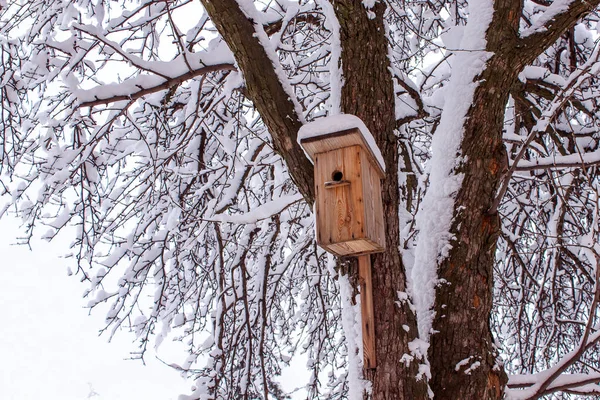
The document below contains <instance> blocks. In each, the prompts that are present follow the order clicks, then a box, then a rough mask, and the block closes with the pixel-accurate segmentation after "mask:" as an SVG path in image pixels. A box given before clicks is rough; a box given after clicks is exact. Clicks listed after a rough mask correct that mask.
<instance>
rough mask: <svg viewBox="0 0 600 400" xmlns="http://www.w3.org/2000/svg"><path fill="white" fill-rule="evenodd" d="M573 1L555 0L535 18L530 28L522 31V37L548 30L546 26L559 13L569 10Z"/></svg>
mask: <svg viewBox="0 0 600 400" xmlns="http://www.w3.org/2000/svg"><path fill="white" fill-rule="evenodd" d="M571 3H573V0H555V1H553V2H552V4H550V5H549V6H548V7H547V8H546V10H545V11H544V12H543V13H542V15H540V16H539V17H537V18H536V19H535V20H533V23H532V24H531V26H530V27H529V28H526V29H523V30H522V31H521V37H522V38H526V37H527V36H531V35H533V34H534V33H538V32H543V31H545V30H546V26H547V25H548V23H549V22H550V21H552V20H553V19H554V18H555V17H556V16H557V15H559V14H560V13H563V12H565V11H567V10H568V8H569V6H570V5H571Z"/></svg>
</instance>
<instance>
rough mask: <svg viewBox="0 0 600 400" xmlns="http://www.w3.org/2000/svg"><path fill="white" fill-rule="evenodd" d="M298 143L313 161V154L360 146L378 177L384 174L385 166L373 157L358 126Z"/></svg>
mask: <svg viewBox="0 0 600 400" xmlns="http://www.w3.org/2000/svg"><path fill="white" fill-rule="evenodd" d="M300 145H301V146H302V148H303V149H304V151H306V153H307V154H308V156H309V157H310V158H311V160H313V161H315V156H316V155H317V154H319V153H326V152H328V151H333V150H338V149H342V148H344V147H350V146H360V147H362V148H363V149H364V150H365V151H366V153H367V156H368V157H369V160H370V162H371V163H372V164H373V166H374V167H375V169H376V170H377V173H378V174H379V176H380V178H382V179H383V178H384V176H385V174H384V172H383V170H384V168H385V166H383V165H380V164H379V161H377V157H375V155H374V154H373V152H372V150H371V147H369V145H368V144H367V141H366V140H365V138H364V137H363V135H362V133H361V132H360V129H358V128H352V129H346V130H343V131H338V132H332V133H328V134H325V135H321V136H315V137H311V138H306V139H302V140H301V141H300Z"/></svg>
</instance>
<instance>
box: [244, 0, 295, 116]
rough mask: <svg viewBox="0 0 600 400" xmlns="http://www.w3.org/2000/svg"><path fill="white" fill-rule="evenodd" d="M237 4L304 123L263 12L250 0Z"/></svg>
mask: <svg viewBox="0 0 600 400" xmlns="http://www.w3.org/2000/svg"><path fill="white" fill-rule="evenodd" d="M236 1H237V3H238V5H239V6H240V10H242V12H243V13H244V14H245V15H246V16H247V17H248V18H249V19H250V20H251V21H254V30H255V32H256V33H255V34H254V36H255V37H256V38H257V39H258V42H259V43H260V44H261V46H262V47H263V49H264V50H265V53H266V54H267V57H268V58H269V60H271V63H272V64H273V69H274V71H275V74H276V75H277V77H278V78H279V83H280V84H281V86H282V87H283V90H284V91H285V93H286V94H287V95H288V100H289V101H291V102H292V103H293V104H294V110H295V111H296V116H297V117H298V119H299V121H300V122H302V123H304V122H305V119H304V112H303V111H302V106H301V105H300V103H299V102H298V99H297V98H296V93H295V92H294V88H293V87H292V85H291V84H290V82H289V79H288V77H287V75H286V73H285V71H284V70H283V67H282V66H281V63H280V62H279V56H278V55H277V51H276V50H277V43H276V42H275V43H272V42H271V40H270V39H269V36H268V35H267V33H266V32H265V30H264V28H263V22H264V21H263V20H264V15H263V13H261V12H259V11H258V10H257V9H256V7H255V6H254V2H253V1H252V0H236Z"/></svg>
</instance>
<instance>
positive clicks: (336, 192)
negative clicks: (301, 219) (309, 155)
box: [314, 145, 385, 256]
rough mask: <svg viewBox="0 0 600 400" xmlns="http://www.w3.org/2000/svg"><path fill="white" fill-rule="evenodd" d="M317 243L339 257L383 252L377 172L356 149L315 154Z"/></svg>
mask: <svg viewBox="0 0 600 400" xmlns="http://www.w3.org/2000/svg"><path fill="white" fill-rule="evenodd" d="M314 161H315V189H316V199H317V200H316V205H315V211H316V218H317V222H316V223H317V243H318V244H319V246H321V247H322V248H323V249H325V250H327V251H329V252H331V253H334V254H336V255H339V256H344V255H350V254H352V255H356V254H366V253H373V252H378V251H383V249H384V240H385V236H384V229H383V209H382V205H381V184H380V175H379V172H378V170H377V169H376V168H375V167H374V166H373V163H372V162H371V161H370V159H369V157H368V154H367V152H366V151H365V149H364V148H363V147H361V146H359V145H353V146H348V147H343V148H340V149H336V150H331V151H326V152H323V153H317V154H315V156H314Z"/></svg>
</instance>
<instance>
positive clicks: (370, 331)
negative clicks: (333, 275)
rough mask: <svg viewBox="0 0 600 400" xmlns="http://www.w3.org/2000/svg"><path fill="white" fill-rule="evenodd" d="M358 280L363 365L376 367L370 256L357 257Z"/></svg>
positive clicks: (369, 367)
mask: <svg viewBox="0 0 600 400" xmlns="http://www.w3.org/2000/svg"><path fill="white" fill-rule="evenodd" d="M358 281H359V284H360V312H361V321H362V337H363V367H364V368H366V369H373V368H376V367H377V357H376V356H375V313H374V311H373V283H372V279H371V256H370V255H363V256H359V257H358Z"/></svg>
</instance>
